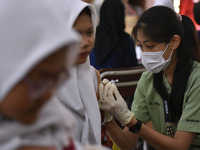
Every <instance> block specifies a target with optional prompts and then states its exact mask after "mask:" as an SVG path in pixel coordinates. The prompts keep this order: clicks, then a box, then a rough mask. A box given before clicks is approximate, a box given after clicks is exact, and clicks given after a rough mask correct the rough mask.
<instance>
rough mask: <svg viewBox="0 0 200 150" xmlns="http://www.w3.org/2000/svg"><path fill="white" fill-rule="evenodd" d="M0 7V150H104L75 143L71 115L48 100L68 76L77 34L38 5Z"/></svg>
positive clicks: (14, 3)
mask: <svg viewBox="0 0 200 150" xmlns="http://www.w3.org/2000/svg"><path fill="white" fill-rule="evenodd" d="M0 3H1V5H0V9H1V14H0V18H1V20H2V23H1V26H0V32H1V35H0V60H1V63H0V83H1V84H0V122H1V123H0V149H2V150H105V149H104V148H102V147H99V146H95V145H94V146H91V145H87V146H86V147H85V146H84V147H83V146H82V145H81V144H80V143H78V142H76V140H74V132H75V130H76V129H75V127H76V122H75V119H74V117H73V116H72V114H71V113H70V112H69V111H67V109H66V108H65V107H63V105H62V103H61V102H60V101H58V100H56V99H51V100H50V97H51V96H52V95H53V93H54V91H55V89H56V88H58V87H59V86H60V84H61V83H62V82H64V81H65V80H67V79H68V77H69V70H70V68H71V66H72V65H73V64H74V60H75V58H76V56H77V53H78V51H79V36H78V35H77V34H76V33H75V31H73V30H72V29H70V30H67V29H66V26H65V23H64V21H63V20H64V18H63V17H61V15H60V14H59V13H58V12H57V11H56V10H54V9H53V8H52V7H50V6H47V5H46V3H44V2H43V1H40V0H30V1H26V0H19V1H12V2H11V1H7V0H2V1H1V2H0ZM36 9H37V11H35V10H36ZM24 21H26V24H24ZM19 37H20V38H19Z"/></svg>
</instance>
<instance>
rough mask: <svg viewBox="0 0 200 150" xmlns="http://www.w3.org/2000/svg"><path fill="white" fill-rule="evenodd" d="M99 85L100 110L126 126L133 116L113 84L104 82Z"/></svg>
mask: <svg viewBox="0 0 200 150" xmlns="http://www.w3.org/2000/svg"><path fill="white" fill-rule="evenodd" d="M103 83H106V85H105V86H104V85H103V84H102V83H101V84H100V85H99V96H100V104H99V106H100V109H101V110H103V111H105V112H107V113H109V114H110V115H112V116H113V117H114V118H115V119H117V120H118V121H119V122H120V123H121V124H122V126H125V125H127V124H128V123H129V122H130V120H131V119H132V117H133V116H134V114H133V113H132V112H131V111H130V110H129V109H128V107H127V104H126V102H125V101H124V99H123V98H122V96H121V95H120V93H119V91H118V90H117V87H116V86H115V84H111V83H110V82H104V81H103Z"/></svg>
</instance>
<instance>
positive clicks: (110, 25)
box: [94, 0, 127, 65]
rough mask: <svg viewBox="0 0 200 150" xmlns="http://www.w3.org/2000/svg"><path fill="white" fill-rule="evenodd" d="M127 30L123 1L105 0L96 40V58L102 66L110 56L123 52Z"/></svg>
mask: <svg viewBox="0 0 200 150" xmlns="http://www.w3.org/2000/svg"><path fill="white" fill-rule="evenodd" d="M124 29H125V12H124V5H123V3H122V1H121V0H105V1H104V2H103V4H102V6H101V9H100V22H99V26H98V27H97V32H96V38H95V46H94V52H95V58H96V62H97V64H98V65H102V64H103V62H104V60H105V59H106V58H107V57H108V55H109V54H110V53H112V52H114V51H121V48H120V47H121V46H120V44H121V42H120V41H121V39H123V38H127V37H126V36H125V35H126V33H125V32H124Z"/></svg>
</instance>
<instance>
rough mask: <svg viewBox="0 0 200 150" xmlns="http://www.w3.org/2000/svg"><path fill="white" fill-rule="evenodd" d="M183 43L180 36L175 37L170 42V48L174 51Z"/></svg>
mask: <svg viewBox="0 0 200 150" xmlns="http://www.w3.org/2000/svg"><path fill="white" fill-rule="evenodd" d="M180 43H181V38H180V36H178V35H174V36H173V37H172V39H171V41H170V47H171V48H172V50H175V49H177V48H178V46H179V45H180Z"/></svg>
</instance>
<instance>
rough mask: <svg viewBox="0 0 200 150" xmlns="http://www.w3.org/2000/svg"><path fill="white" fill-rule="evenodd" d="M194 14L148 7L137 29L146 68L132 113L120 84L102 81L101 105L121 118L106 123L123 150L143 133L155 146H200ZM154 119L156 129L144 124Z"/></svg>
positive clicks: (171, 149)
mask: <svg viewBox="0 0 200 150" xmlns="http://www.w3.org/2000/svg"><path fill="white" fill-rule="evenodd" d="M196 34H197V33H196V28H195V26H194V24H193V22H192V20H191V19H190V18H188V17H187V16H184V15H182V16H181V15H179V14H177V13H176V12H174V11H173V10H172V9H170V8H168V7H165V6H155V7H152V8H150V9H148V10H147V11H145V12H144V13H143V14H142V16H141V17H140V18H139V20H138V21H137V24H136V26H135V27H134V29H133V36H134V39H135V40H136V41H137V45H139V46H140V48H141V51H142V64H143V65H144V67H145V68H146V69H147V71H146V72H144V73H143V74H142V76H141V78H140V80H139V83H138V86H137V89H136V91H135V95H134V101H133V104H132V112H131V111H129V110H128V108H127V105H126V103H125V102H124V100H123V98H122V97H121V95H120V94H119V92H118V90H117V88H116V86H115V85H114V84H111V83H110V82H108V80H104V81H103V82H102V84H100V86H99V91H100V92H99V94H100V105H99V106H100V108H101V109H102V110H103V111H105V112H107V113H109V114H110V115H112V116H113V117H114V118H115V119H117V120H118V121H119V122H120V123H121V124H122V126H126V128H125V129H124V131H122V130H120V128H119V127H118V126H117V125H116V123H115V121H114V120H113V119H110V120H111V121H109V122H107V129H108V131H109V135H110V136H111V137H112V139H113V140H114V141H115V143H117V144H118V145H119V146H120V148H121V149H126V150H129V149H132V148H133V146H134V144H135V142H136V141H137V139H138V137H141V138H142V139H144V140H145V141H147V143H149V144H150V145H151V146H153V147H154V148H156V149H162V150H163V149H165V150H177V149H181V150H188V149H189V150H199V148H200V136H199V135H200V134H199V133H200V121H199V115H200V109H199V108H200V103H199V97H200V49H199V46H198V40H197V38H196V36H197V35H196ZM149 121H152V124H153V129H152V128H149V127H148V126H147V125H145V122H149Z"/></svg>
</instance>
